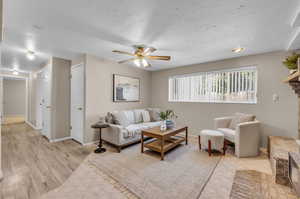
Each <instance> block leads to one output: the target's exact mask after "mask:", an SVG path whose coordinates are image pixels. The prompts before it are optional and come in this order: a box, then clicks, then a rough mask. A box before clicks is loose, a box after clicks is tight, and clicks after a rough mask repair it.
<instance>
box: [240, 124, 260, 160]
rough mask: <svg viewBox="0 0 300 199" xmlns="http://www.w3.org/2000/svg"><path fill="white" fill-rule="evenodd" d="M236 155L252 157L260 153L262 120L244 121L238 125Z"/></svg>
mask: <svg viewBox="0 0 300 199" xmlns="http://www.w3.org/2000/svg"><path fill="white" fill-rule="evenodd" d="M235 145H236V150H235V153H236V156H238V157H251V156H257V155H259V146H260V122H259V121H253V122H244V123H240V124H238V125H237V127H236V135H235Z"/></svg>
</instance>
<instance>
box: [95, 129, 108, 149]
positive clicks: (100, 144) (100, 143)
mask: <svg viewBox="0 0 300 199" xmlns="http://www.w3.org/2000/svg"><path fill="white" fill-rule="evenodd" d="M101 129H102V128H99V133H100V138H99V144H98V148H97V149H96V150H95V151H94V152H95V153H103V152H105V151H106V149H105V148H102V132H101Z"/></svg>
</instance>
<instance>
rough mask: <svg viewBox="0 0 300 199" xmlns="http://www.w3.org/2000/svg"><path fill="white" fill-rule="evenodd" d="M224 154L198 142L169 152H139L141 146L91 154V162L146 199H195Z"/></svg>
mask: <svg viewBox="0 0 300 199" xmlns="http://www.w3.org/2000/svg"><path fill="white" fill-rule="evenodd" d="M221 157H222V156H212V157H209V156H208V154H207V153H205V152H199V149H198V147H197V146H196V145H188V146H185V145H182V146H179V147H177V148H175V149H174V150H172V151H170V152H169V153H167V154H166V156H165V160H164V161H161V160H160V155H159V154H158V153H155V152H151V151H145V153H144V154H142V153H141V152H140V145H136V146H132V147H129V148H127V149H125V150H123V151H122V152H121V153H113V152H107V153H104V154H102V155H100V156H99V155H97V154H92V155H91V156H90V157H89V160H88V161H89V163H90V164H92V165H94V166H95V167H96V168H98V169H99V170H101V171H102V172H104V173H105V174H106V175H108V176H110V177H111V178H113V179H114V180H116V181H117V182H118V183H120V184H121V185H123V186H124V187H126V188H127V189H129V190H130V191H131V192H132V193H134V194H135V195H136V196H137V197H139V198H143V199H160V198H163V199H169V198H170V199H171V198H172V199H173V198H176V199H186V198H189V199H196V198H199V196H200V194H201V192H202V190H203V188H204V187H205V185H206V183H207V181H208V180H209V178H210V176H211V174H212V173H213V171H214V169H215V168H216V166H217V165H218V162H219V161H220V159H221Z"/></svg>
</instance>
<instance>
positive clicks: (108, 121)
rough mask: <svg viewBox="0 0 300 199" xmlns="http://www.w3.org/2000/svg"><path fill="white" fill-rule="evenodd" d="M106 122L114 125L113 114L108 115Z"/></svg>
mask: <svg viewBox="0 0 300 199" xmlns="http://www.w3.org/2000/svg"><path fill="white" fill-rule="evenodd" d="M105 121H106V122H107V123H109V124H114V119H113V116H112V114H111V112H108V113H107V115H106V117H105Z"/></svg>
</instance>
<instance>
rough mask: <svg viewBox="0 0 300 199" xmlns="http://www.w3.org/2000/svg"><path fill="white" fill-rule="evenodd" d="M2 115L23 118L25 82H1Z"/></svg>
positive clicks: (8, 80)
mask: <svg viewBox="0 0 300 199" xmlns="http://www.w3.org/2000/svg"><path fill="white" fill-rule="evenodd" d="M3 103H4V105H3V114H4V117H6V116H23V117H25V114H26V81H25V80H15V79H4V80H3Z"/></svg>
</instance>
